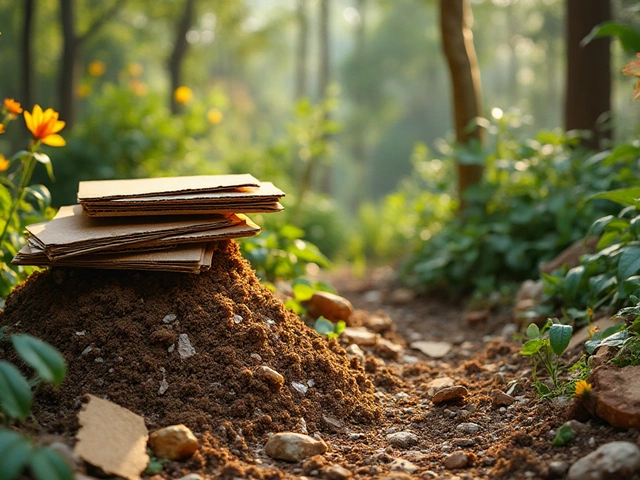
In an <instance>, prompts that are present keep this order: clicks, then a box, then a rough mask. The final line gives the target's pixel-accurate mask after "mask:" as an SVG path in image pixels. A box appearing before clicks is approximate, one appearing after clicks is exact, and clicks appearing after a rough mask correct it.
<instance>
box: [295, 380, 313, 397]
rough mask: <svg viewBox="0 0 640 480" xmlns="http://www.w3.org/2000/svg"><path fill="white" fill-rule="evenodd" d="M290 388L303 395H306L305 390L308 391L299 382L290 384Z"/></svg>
mask: <svg viewBox="0 0 640 480" xmlns="http://www.w3.org/2000/svg"><path fill="white" fill-rule="evenodd" d="M291 386H292V387H293V388H294V389H295V390H296V391H298V392H300V393H302V394H303V395H304V394H305V393H307V390H308V389H309V387H307V386H306V385H305V384H304V383H299V382H291Z"/></svg>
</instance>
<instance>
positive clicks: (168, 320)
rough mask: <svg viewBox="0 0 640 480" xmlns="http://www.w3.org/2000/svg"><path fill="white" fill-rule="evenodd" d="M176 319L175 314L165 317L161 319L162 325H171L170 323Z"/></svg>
mask: <svg viewBox="0 0 640 480" xmlns="http://www.w3.org/2000/svg"><path fill="white" fill-rule="evenodd" d="M176 318H177V317H176V314H175V313H170V314H168V315H166V316H165V317H164V318H163V319H162V321H163V322H164V323H171V322H173V321H174V320H175V319H176Z"/></svg>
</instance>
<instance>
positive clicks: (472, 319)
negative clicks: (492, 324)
mask: <svg viewBox="0 0 640 480" xmlns="http://www.w3.org/2000/svg"><path fill="white" fill-rule="evenodd" d="M489 313H491V312H489V310H477V311H474V312H467V313H465V314H464V320H465V322H467V323H468V324H469V325H477V324H479V323H483V322H486V321H487V318H489Z"/></svg>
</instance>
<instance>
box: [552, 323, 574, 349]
mask: <svg viewBox="0 0 640 480" xmlns="http://www.w3.org/2000/svg"><path fill="white" fill-rule="evenodd" d="M572 334H573V327H572V326H571V325H560V324H559V323H555V324H553V325H551V328H550V329H549V343H550V344H551V349H552V350H553V352H554V353H555V354H556V355H562V352H564V351H565V350H566V348H567V347H568V346H569V342H570V341H571V335H572Z"/></svg>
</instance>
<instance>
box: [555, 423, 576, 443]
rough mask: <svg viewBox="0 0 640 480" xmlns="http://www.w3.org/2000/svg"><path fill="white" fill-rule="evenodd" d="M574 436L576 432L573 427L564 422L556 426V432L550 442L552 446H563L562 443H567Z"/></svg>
mask: <svg viewBox="0 0 640 480" xmlns="http://www.w3.org/2000/svg"><path fill="white" fill-rule="evenodd" d="M575 436H576V432H574V430H573V428H571V427H570V426H569V425H566V424H565V425H562V426H561V427H560V428H558V431H557V432H556V436H555V437H553V441H552V442H551V444H552V445H553V446H554V447H563V446H564V445H566V444H567V443H569V442H570V441H571V440H573V439H574V438H575Z"/></svg>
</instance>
